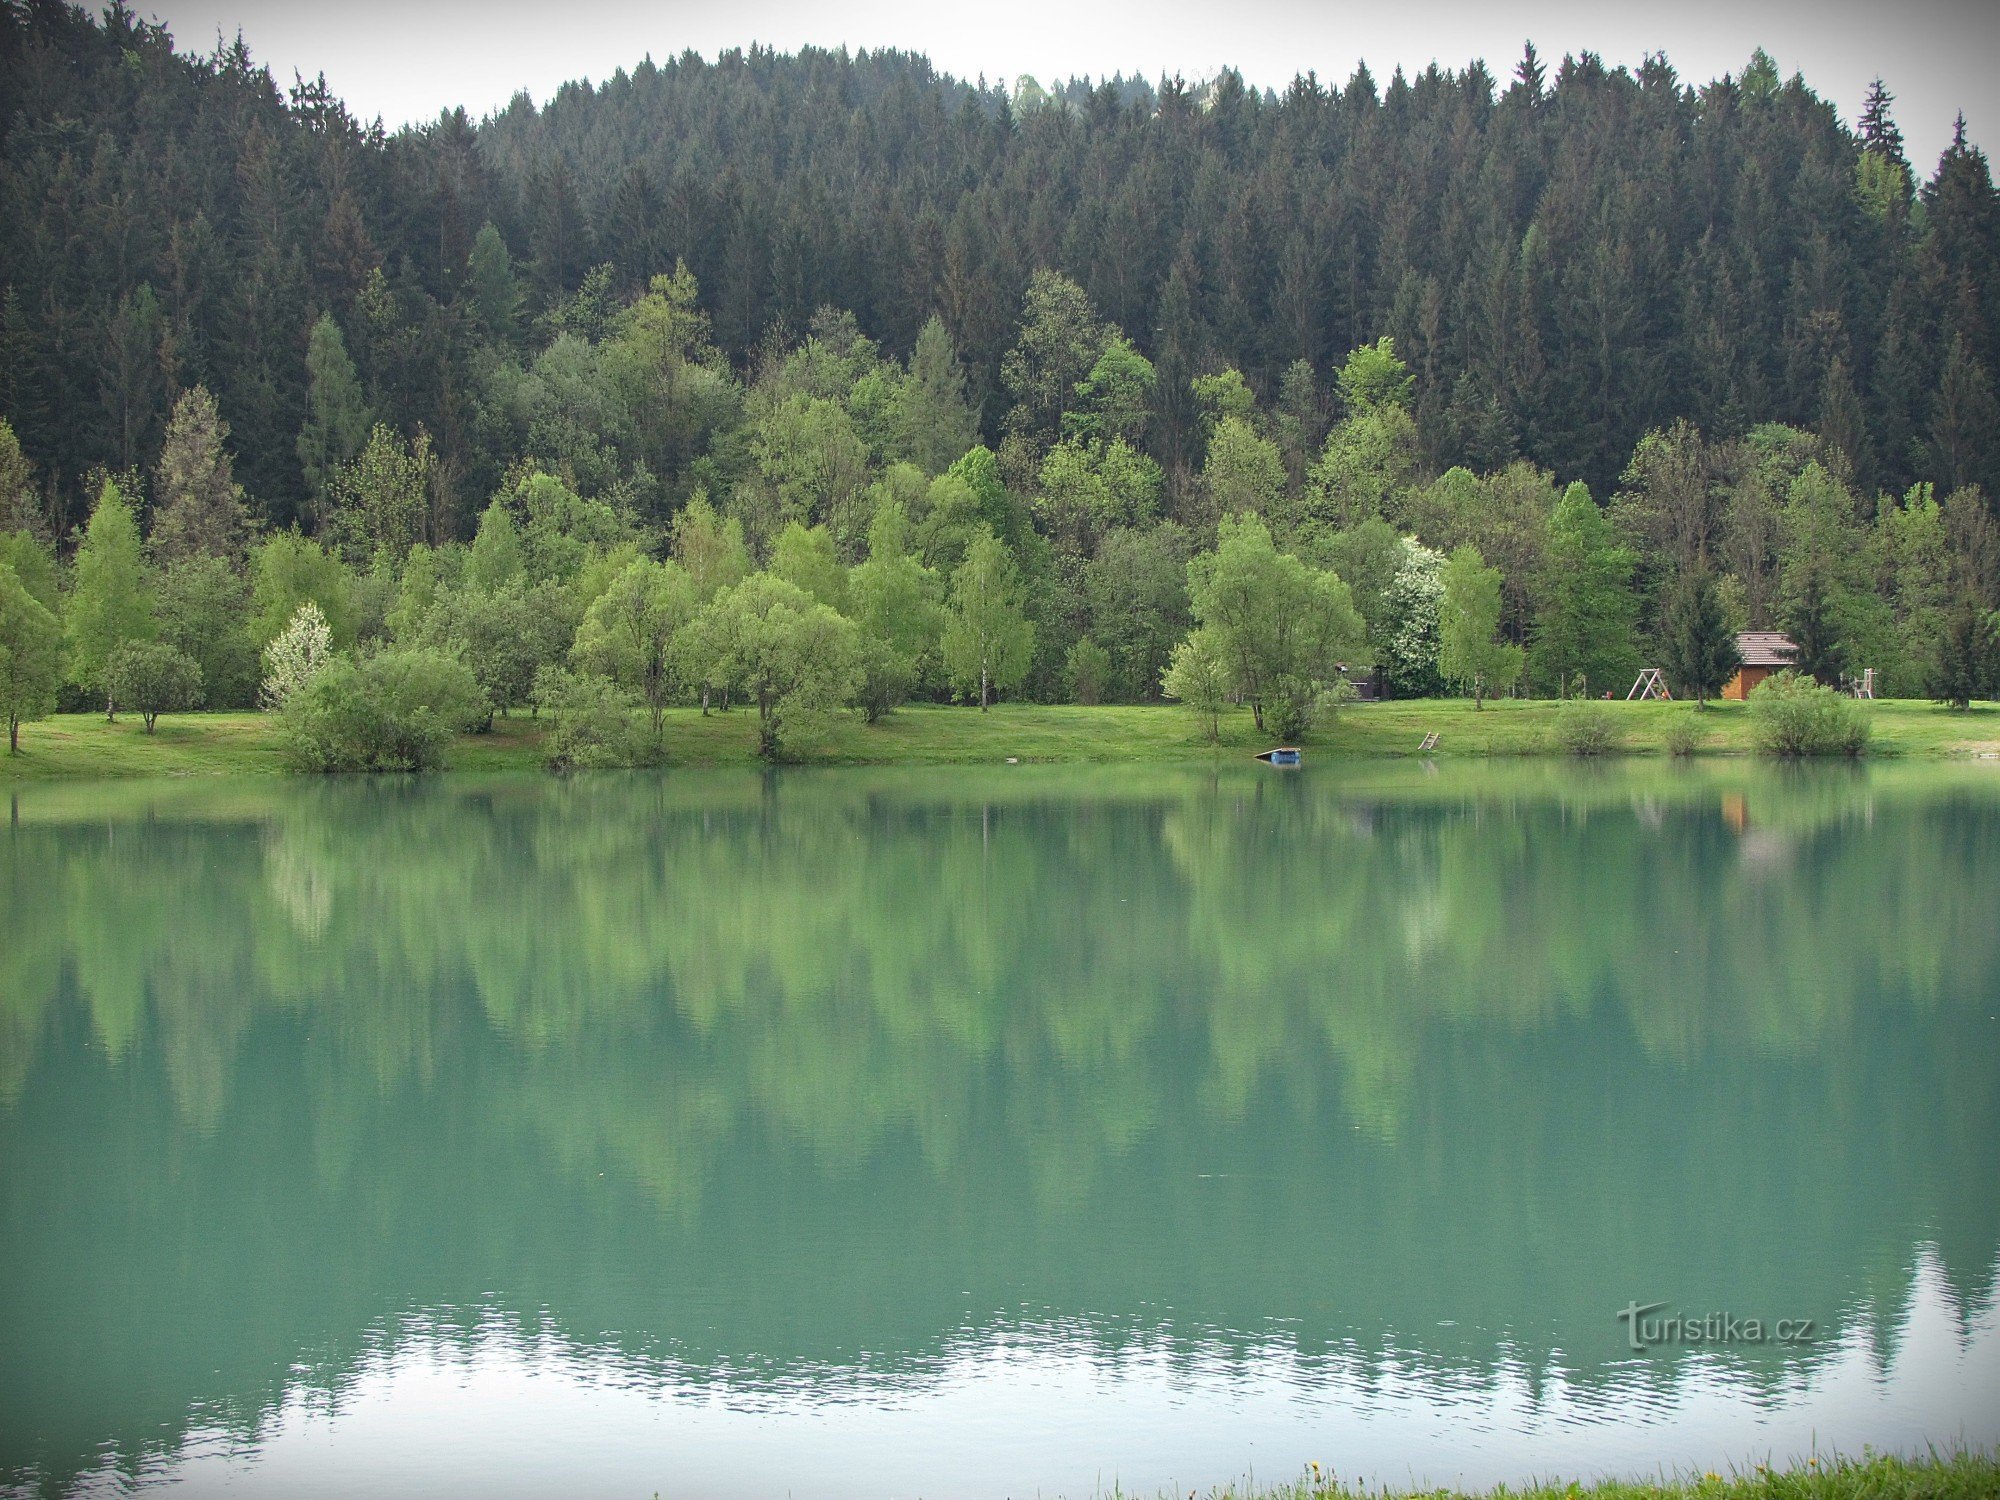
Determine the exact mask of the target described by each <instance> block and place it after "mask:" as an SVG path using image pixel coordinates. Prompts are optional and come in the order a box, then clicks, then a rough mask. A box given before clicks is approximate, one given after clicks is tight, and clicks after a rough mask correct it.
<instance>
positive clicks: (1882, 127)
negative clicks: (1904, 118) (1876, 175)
mask: <svg viewBox="0 0 2000 1500" xmlns="http://www.w3.org/2000/svg"><path fill="white" fill-rule="evenodd" d="M1895 102H1896V96H1895V95H1894V94H1892V93H1890V92H1889V90H1888V88H1887V87H1886V86H1885V85H1884V84H1883V82H1882V80H1881V79H1880V78H1877V79H1876V80H1875V81H1874V82H1872V83H1870V84H1869V85H1868V97H1867V98H1866V99H1865V100H1863V101H1862V105H1861V121H1860V124H1861V144H1862V146H1863V147H1864V148H1865V149H1866V150H1869V151H1872V152H1874V153H1875V154H1876V155H1878V156H1886V157H1887V158H1888V159H1889V160H1890V161H1892V162H1894V163H1896V164H1897V165H1898V166H1900V167H1903V168H1905V169H1907V168H1908V166H1909V162H1908V160H1907V159H1906V158H1905V157H1904V155H1903V132H1902V131H1901V130H1899V129H1898V128H1897V127H1896V122H1895V120H1894V119H1893V118H1891V116H1890V114H1889V106H1890V105H1891V104H1894V103H1895Z"/></svg>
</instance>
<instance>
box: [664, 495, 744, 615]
mask: <svg viewBox="0 0 2000 1500" xmlns="http://www.w3.org/2000/svg"><path fill="white" fill-rule="evenodd" d="M672 541H673V555H674V561H675V562H677V563H679V564H680V565H681V566H682V567H683V568H685V569H687V575H688V581H689V582H690V583H691V584H692V585H693V586H694V596H695V600H696V602H698V603H701V604H706V603H708V601H709V600H711V599H713V598H714V597H715V596H716V594H718V593H719V592H721V591H722V590H723V589H726V588H728V587H729V586H730V585H731V584H735V583H741V582H742V581H743V580H744V579H745V578H747V577H749V576H750V549H749V547H748V546H746V545H745V543H744V541H743V523H742V522H741V521H740V520H738V519H737V518H736V517H735V516H720V515H717V514H716V511H715V507H714V506H713V505H711V504H709V501H708V492H707V491H706V490H696V491H695V492H694V495H693V497H692V498H691V499H690V500H689V501H688V503H687V504H686V505H684V506H682V507H681V509H680V513H679V514H678V515H676V516H675V517H674V524H673V531H672Z"/></svg>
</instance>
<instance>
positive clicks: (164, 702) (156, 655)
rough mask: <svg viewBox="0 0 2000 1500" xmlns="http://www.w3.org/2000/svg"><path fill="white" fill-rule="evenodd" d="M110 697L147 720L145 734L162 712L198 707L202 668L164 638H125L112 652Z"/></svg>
mask: <svg viewBox="0 0 2000 1500" xmlns="http://www.w3.org/2000/svg"><path fill="white" fill-rule="evenodd" d="M109 672H110V678H111V696H112V698H113V699H114V700H115V701H116V702H118V703H119V704H121V705H123V706H124V707H126V708H129V709H132V710H134V711H135V712H136V713H137V714H138V715H139V717H140V718H142V719H144V720H145V722H146V733H148V734H151V733H152V732H153V725H154V723H155V721H156V720H158V718H159V717H160V715H161V714H164V713H183V712H185V711H186V710H188V709H191V708H199V707H201V701H202V693H201V667H200V666H199V665H198V664H197V663H196V662H195V660H194V658H193V657H191V656H189V655H188V654H187V653H186V652H184V651H181V650H178V649H176V648H175V647H173V646H170V645H168V644H167V643H166V642H165V641H127V642H125V644H124V645H122V646H120V647H119V648H118V649H117V650H116V651H114V652H112V653H111V666H110V669H109Z"/></svg>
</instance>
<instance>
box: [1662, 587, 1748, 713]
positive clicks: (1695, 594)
mask: <svg viewBox="0 0 2000 1500" xmlns="http://www.w3.org/2000/svg"><path fill="white" fill-rule="evenodd" d="M1660 652H1661V656H1662V659H1663V662H1664V665H1665V667H1666V670H1667V680H1668V681H1669V682H1671V683H1673V684H1674V685H1675V686H1676V687H1678V688H1680V689H1681V690H1682V691H1683V692H1686V691H1689V690H1692V691H1693V693H1694V697H1695V706H1696V707H1697V708H1701V709H1706V708H1707V707H1708V700H1709V698H1710V697H1711V696H1713V695H1714V694H1716V693H1719V692H1721V691H1722V688H1723V684H1725V683H1726V682H1728V681H1729V679H1730V678H1731V677H1733V676H1734V675H1735V674H1736V669H1737V668H1738V667H1740V666H1741V665H1742V664H1743V657H1742V653H1741V652H1739V651H1738V650H1737V649H1736V636H1735V633H1734V632H1733V631H1731V630H1730V628H1729V621H1728V618H1727V616H1726V615H1725V614H1724V612H1723V608H1722V595H1721V591H1720V590H1719V589H1717V588H1716V584H1715V575H1714V574H1713V573H1712V572H1710V571H1709V570H1708V569H1707V568H1689V569H1686V570H1684V571H1683V572H1682V573H1681V575H1680V577H1679V578H1678V579H1676V580H1675V582H1674V585H1673V587H1672V588H1670V589H1669V590H1668V592H1667V597H1666V601H1665V603H1664V605H1663V607H1662V608H1661V610H1660Z"/></svg>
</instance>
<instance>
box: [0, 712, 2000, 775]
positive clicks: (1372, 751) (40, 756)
mask: <svg viewBox="0 0 2000 1500" xmlns="http://www.w3.org/2000/svg"><path fill="white" fill-rule="evenodd" d="M1600 706H1601V707H1603V708H1605V709H1606V710H1608V711H1609V712H1610V714H1611V715H1612V717H1613V721H1614V723H1615V724H1616V726H1617V742H1616V744H1615V745H1614V746H1613V748H1612V749H1611V751H1610V752H1609V753H1608V754H1607V755H1606V756H1604V757H1598V758H1603V759H1623V758H1633V757H1637V758H1647V757H1657V758H1661V759H1664V758H1666V757H1667V754H1668V752H1667V746H1666V734H1667V730H1668V728H1669V726H1670V725H1672V724H1674V723H1676V722H1678V721H1693V722H1695V723H1697V724H1698V725H1700V727H1701V730H1702V733H1703V740H1702V743H1701V746H1700V748H1699V749H1698V750H1697V751H1696V753H1695V756H1694V757H1693V758H1695V759H1700V760H1711V759H1716V758H1721V757H1729V756H1741V757H1753V756H1756V755H1757V751H1756V748H1755V744H1754V741H1753V737H1752V725H1751V720H1750V716H1749V713H1748V711H1747V710H1746V709H1745V708H1744V706H1743V705H1742V704H1740V703H1712V704H1710V706H1709V708H1708V710H1707V711H1706V712H1698V711H1697V710H1696V709H1695V707H1694V705H1692V704H1690V703H1657V702H1649V703H1624V702H1612V703H1605V704H1601V705H1600ZM1559 712H1560V706H1559V705H1558V704H1557V703H1556V702H1554V701H1553V700H1548V699H1502V700H1500V701H1498V702H1493V703H1488V704H1487V705H1486V706H1485V707H1484V708H1483V709H1478V710H1475V709H1474V708H1473V706H1472V704H1471V703H1470V702H1469V701H1467V700H1464V699H1411V700H1399V701H1391V702H1386V703H1371V704H1355V705H1349V706H1346V707H1343V708H1342V709H1340V710H1339V711H1338V712H1337V713H1336V714H1334V715H1333V716H1332V717H1331V718H1330V719H1329V720H1328V721H1327V722H1326V723H1325V724H1323V725H1321V726H1319V727H1318V728H1316V729H1315V730H1314V731H1313V732H1312V733H1311V734H1309V735H1306V736H1305V737H1304V738H1303V739H1302V740H1301V742H1300V743H1301V746H1302V748H1303V749H1304V750H1305V752H1306V759H1307V761H1308V763H1310V762H1311V761H1313V760H1314V759H1316V758H1320V759H1324V758H1333V759H1339V760H1349V759H1364V758H1384V757H1386V758H1395V759H1408V760H1417V759H1437V760H1461V759H1482V758H1509V759H1522V758H1535V759H1540V758H1546V759H1554V760H1564V759H1569V758H1570V757H1569V756H1567V755H1566V754H1565V752H1564V751H1563V750H1562V749H1561V747H1560V746H1559V745H1558V744H1557V742H1556V740H1555V737H1554V730H1555V723H1556V716H1557V714H1558V713H1559ZM1869 712H1870V719H1871V724H1872V727H1873V741H1872V743H1871V745H1870V748H1869V751H1868V756H1867V758H1879V759H1917V760H1933V761H1950V760H1995V761H2000V704H1993V703H1979V704H1975V705H1974V706H1973V707H1972V708H1971V709H1969V710H1965V711H1959V712H1954V711H1952V710H1950V709H1946V708H1943V707H1941V706H1939V705H1936V704H1932V703H1928V702H1922V701H1915V700H1896V701H1887V700H1885V701H1882V702H1878V703H1875V704H1873V705H1871V707H1870V711H1869ZM1431 733H1436V734H1437V735H1438V741H1437V744H1436V747H1435V748H1434V749H1433V750H1430V751H1428V752H1426V751H1422V750H1421V748H1420V747H1421V746H1422V744H1423V742H1424V740H1425V738H1426V737H1427V736H1428V735H1429V734H1431ZM541 736H542V726H541V725H540V723H539V722H538V721H536V720H534V719H531V718H527V717H523V716H516V717H513V718H506V719H496V720H495V721H494V724H493V728H492V730H491V731H489V732H487V733H483V734H466V735H461V736H459V737H458V739H457V740H456V741H455V742H454V743H453V746H452V748H451V751H450V752H449V754H448V756H447V761H446V766H445V770H444V774H447V775H450V774H455V773H463V772H492V771H502V770H540V769H542V760H541V751H540V744H541ZM756 738H757V721H756V715H755V714H754V713H752V712H750V711H749V710H747V709H744V708H740V707H739V708H736V709H732V710H730V711H729V712H726V713H724V712H716V713H711V714H708V715H706V716H704V715H703V714H702V713H701V711H700V710H699V709H695V708H673V709H669V710H668V711H667V717H666V730H665V734H664V751H663V754H662V757H661V759H660V761H659V762H658V764H659V766H660V767H662V768H665V769H679V768H695V767H726V766H754V765H757V764H760V762H759V760H758V758H757V754H756ZM1276 743H1278V741H1277V738H1276V737H1275V736H1273V735H1269V734H1264V733H1260V732H1259V731H1258V730H1257V728H1256V726H1255V724H1254V722H1253V721H1252V719H1251V716H1250V714H1249V712H1248V711H1247V710H1239V711H1237V712H1235V713H1232V714H1229V715H1226V716H1225V717H1224V719H1223V721H1222V726H1221V735H1220V738H1219V740H1218V741H1217V742H1215V743H1213V744H1211V743H1210V741H1209V740H1208V738H1207V735H1206V733H1205V730H1204V726H1203V725H1202V723H1201V721H1200V720H1199V719H1198V717H1197V716H1196V715H1195V714H1193V713H1191V712H1189V711H1188V710H1186V709H1184V708H1181V707H1179V706H1177V705H1172V704H1145V705H1108V706H1099V707H1082V706H1077V705H1053V704H1033V703H1007V704H999V705H996V706H995V707H994V708H993V709H992V710H991V711H990V712H988V713H981V712H979V710H977V709H975V708H970V707H958V706H946V705H933V704H921V705H906V706H904V707H902V708H899V709H897V710H896V711H895V712H894V713H892V714H889V715H887V716H886V717H884V718H883V719H881V720H878V721H877V722H876V723H873V724H865V723H863V722H862V721H861V720H860V718H859V717H858V716H853V715H846V716H843V717H842V718H840V719H839V720H838V721H837V722H835V723H834V724H833V725H832V726H831V727H830V729H829V730H828V732H827V733H826V735H825V736H824V738H823V739H822V740H821V741H820V743H818V744H817V745H815V746H814V747H812V748H811V749H809V750H807V751H806V752H804V753H802V754H800V755H798V756H797V757H795V758H794V759H793V760H792V761H790V762H788V763H790V764H800V765H822V766H837V765H875V766H917V765H1003V764H1006V763H1007V762H1008V761H1009V760H1010V759H1013V760H1018V761H1020V762H1021V763H1024V764H1029V763H1055V764H1106V763H1151V764H1162V763H1180V764H1192V765H1203V764H1210V763H1212V762H1214V761H1216V760H1218V759H1221V760H1228V759H1232V758H1236V757H1243V758H1248V757H1250V756H1252V755H1254V754H1256V753H1257V752H1258V751H1259V750H1265V749H1269V748H1270V747H1271V746H1273V745H1275V744H1276ZM302 774H310V773H302V772H295V771H293V770H292V769H291V767H289V766H288V765H287V764H286V763H285V759H284V754H283V746H282V739H281V734H280V729H279V721H278V719H277V718H276V717H275V716H273V715H270V714H262V713H256V712H222V713H188V714H174V715H167V716H163V717H162V718H161V719H160V720H159V723H158V727H157V731H156V733H154V734H152V735H148V734H146V733H145V732H144V730H143V727H142V725H141V723H140V721H139V718H138V716H137V715H136V714H127V715H121V716H120V718H119V720H118V722H116V723H107V722H106V721H105V719H104V717H103V715H102V714H99V713H96V712H90V713H82V714H59V715H55V716H53V717H51V718H48V719H42V720H36V721H34V722H31V723H27V724H23V725H22V726H21V751H20V753H19V754H18V755H4V754H0V782H7V783H22V782H32V781H51V780H79V779H86V778H96V779H112V778H126V777H141V776H223V775H302Z"/></svg>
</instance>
